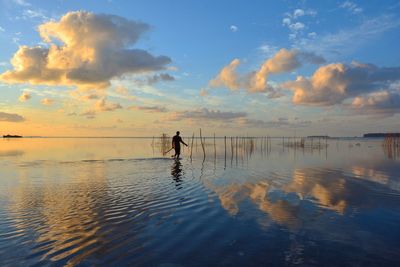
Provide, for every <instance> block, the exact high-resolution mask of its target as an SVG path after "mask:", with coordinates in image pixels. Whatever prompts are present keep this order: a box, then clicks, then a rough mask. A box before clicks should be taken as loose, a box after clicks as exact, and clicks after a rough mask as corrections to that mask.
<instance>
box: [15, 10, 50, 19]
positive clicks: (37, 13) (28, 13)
mask: <svg viewBox="0 0 400 267" xmlns="http://www.w3.org/2000/svg"><path fill="white" fill-rule="evenodd" d="M22 17H23V18H24V19H33V18H39V19H41V20H48V19H49V18H48V17H47V16H46V15H45V14H44V12H43V11H41V10H33V9H25V10H24V11H23V12H22Z"/></svg>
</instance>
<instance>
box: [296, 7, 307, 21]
mask: <svg viewBox="0 0 400 267" xmlns="http://www.w3.org/2000/svg"><path fill="white" fill-rule="evenodd" d="M305 14H306V13H305V12H304V10H303V9H296V10H295V11H293V18H295V19H296V18H298V17H302V16H304V15H305Z"/></svg>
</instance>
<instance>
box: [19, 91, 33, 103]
mask: <svg viewBox="0 0 400 267" xmlns="http://www.w3.org/2000/svg"><path fill="white" fill-rule="evenodd" d="M31 98H32V96H31V94H30V93H29V92H23V93H22V95H20V96H19V97H18V100H19V102H25V101H27V100H29V99H31Z"/></svg>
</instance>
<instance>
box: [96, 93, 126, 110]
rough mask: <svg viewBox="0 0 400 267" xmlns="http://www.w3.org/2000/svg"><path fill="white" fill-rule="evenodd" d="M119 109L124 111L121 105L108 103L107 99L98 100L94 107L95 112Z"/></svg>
mask: <svg viewBox="0 0 400 267" xmlns="http://www.w3.org/2000/svg"><path fill="white" fill-rule="evenodd" d="M117 109H122V106H121V105H120V104H119V103H112V102H107V100H106V98H105V97H103V98H102V99H100V100H98V101H97V102H96V103H95V105H94V111H95V112H99V111H114V110H117Z"/></svg>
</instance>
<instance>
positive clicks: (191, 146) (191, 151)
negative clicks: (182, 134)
mask: <svg viewBox="0 0 400 267" xmlns="http://www.w3.org/2000/svg"><path fill="white" fill-rule="evenodd" d="M193 140H194V133H193V136H192V144H191V145H190V160H192V155H193Z"/></svg>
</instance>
